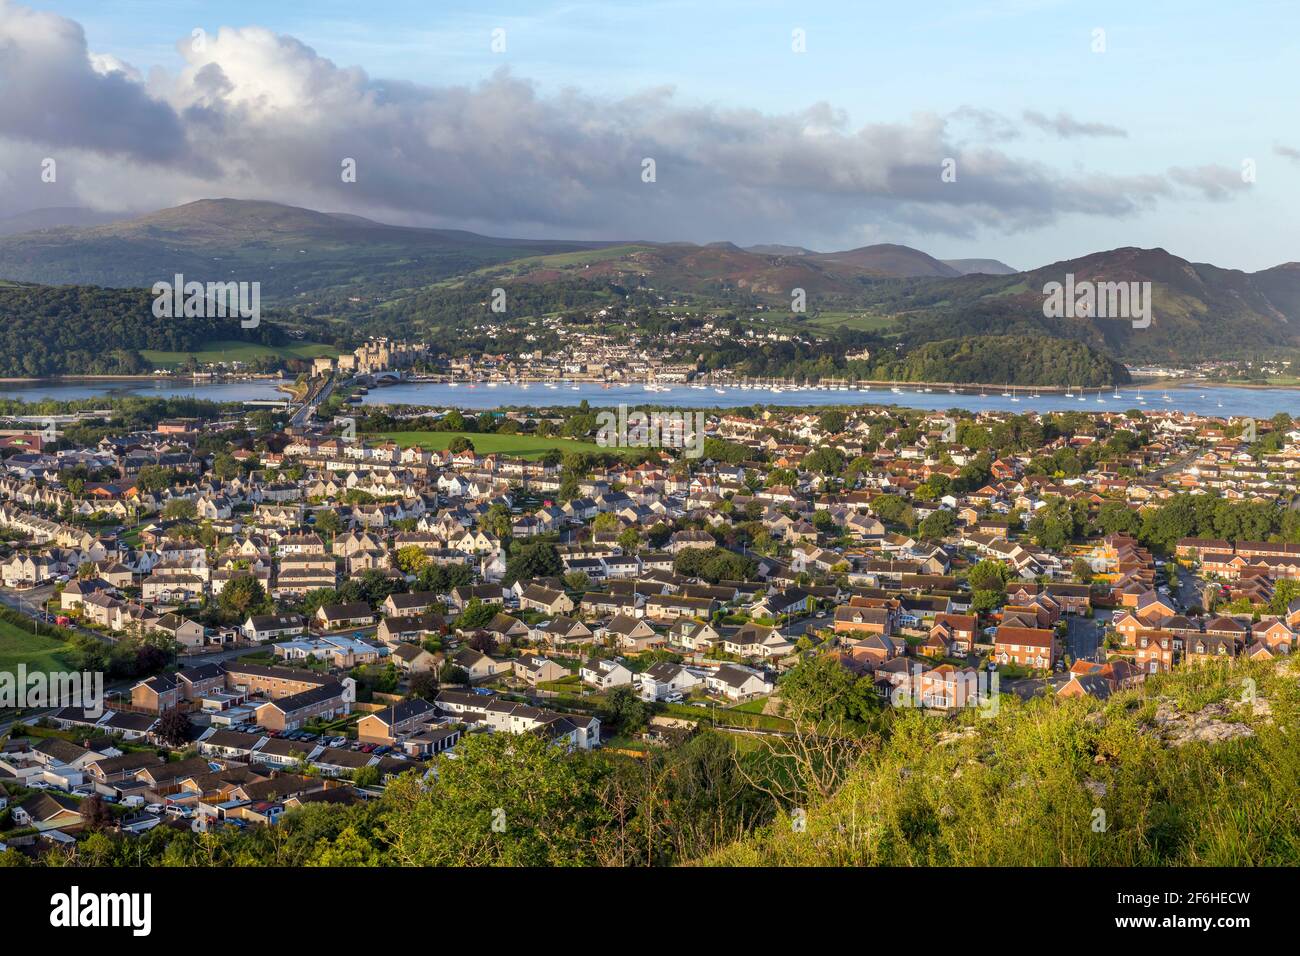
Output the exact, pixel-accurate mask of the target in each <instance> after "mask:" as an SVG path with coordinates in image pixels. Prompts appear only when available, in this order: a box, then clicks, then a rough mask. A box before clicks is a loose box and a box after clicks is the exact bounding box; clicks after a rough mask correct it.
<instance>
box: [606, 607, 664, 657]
mask: <svg viewBox="0 0 1300 956" xmlns="http://www.w3.org/2000/svg"><path fill="white" fill-rule="evenodd" d="M597 633H598V634H599V635H600V636H601V637H603V638H607V639H608V638H613V639H614V642H615V643H616V644H617V645H618V647H619V648H620V649H622V650H625V651H644V650H648V649H650V648H651V647H655V646H658V645H662V644H663V642H664V639H663V637H662V636H661V635H660V634H659V632H658V631H656V630H655V629H654V628H653V627H651V626H650V625H649V624H647V623H646V622H645V621H644V620H642V619H641V618H635V617H629V616H628V615H626V614H620V615H618V616H617V617H615V618H613V619H612V620H610V622H609V623H608V624H606V625H605V626H604V627H601V628H598V629H597Z"/></svg>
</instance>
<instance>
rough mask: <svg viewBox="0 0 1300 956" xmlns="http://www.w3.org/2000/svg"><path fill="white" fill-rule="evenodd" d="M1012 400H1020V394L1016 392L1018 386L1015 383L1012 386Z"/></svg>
mask: <svg viewBox="0 0 1300 956" xmlns="http://www.w3.org/2000/svg"><path fill="white" fill-rule="evenodd" d="M1011 400H1012V401H1013V402H1018V401H1020V396H1019V395H1017V394H1016V387H1015V386H1014V385H1012V386H1011Z"/></svg>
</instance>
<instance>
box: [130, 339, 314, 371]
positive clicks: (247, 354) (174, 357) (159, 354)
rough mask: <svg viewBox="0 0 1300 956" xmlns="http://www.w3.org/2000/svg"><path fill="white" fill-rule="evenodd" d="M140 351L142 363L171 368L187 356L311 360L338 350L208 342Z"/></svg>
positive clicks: (223, 359) (214, 359)
mask: <svg viewBox="0 0 1300 956" xmlns="http://www.w3.org/2000/svg"><path fill="white" fill-rule="evenodd" d="M140 354H141V355H142V356H144V359H145V361H146V362H150V363H152V364H153V365H155V366H157V367H158V368H175V367H176V366H178V365H181V364H183V363H184V362H185V361H186V360H188V359H189V357H190V356H191V355H193V356H194V357H195V359H197V360H198V361H199V363H200V364H203V363H205V362H251V361H252V360H253V359H258V358H265V357H267V356H274V357H276V358H300V359H312V358H319V357H320V356H322V355H329V356H335V355H338V354H339V350H338V348H337V347H336V346H333V345H324V344H322V343H320V342H296V343H294V344H293V345H260V344H258V343H256V342H238V341H228V342H209V343H208V344H207V345H205V346H204V347H203V348H201V349H199V350H197V351H193V352H163V351H159V350H158V349H141V350H140Z"/></svg>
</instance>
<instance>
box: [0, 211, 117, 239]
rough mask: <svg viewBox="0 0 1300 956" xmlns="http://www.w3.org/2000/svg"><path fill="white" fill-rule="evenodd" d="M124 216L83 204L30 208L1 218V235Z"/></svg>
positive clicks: (105, 220) (81, 224)
mask: <svg viewBox="0 0 1300 956" xmlns="http://www.w3.org/2000/svg"><path fill="white" fill-rule="evenodd" d="M122 218H124V217H122V216H118V215H115V214H113V213H107V212H97V211H95V210H94V209H85V208H83V207H81V206H51V207H49V208H45V209H29V210H27V211H26V212H20V213H15V214H14V215H12V216H5V217H4V218H0V236H15V235H18V234H19V233H24V232H32V231H35V230H38V229H59V228H62V227H66V226H73V227H79V226H98V225H102V224H103V223H106V222H113V221H114V220H117V219H122Z"/></svg>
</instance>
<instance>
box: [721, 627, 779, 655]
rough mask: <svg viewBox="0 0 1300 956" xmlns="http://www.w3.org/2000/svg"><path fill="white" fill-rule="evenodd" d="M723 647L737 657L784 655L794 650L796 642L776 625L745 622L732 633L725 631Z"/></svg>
mask: <svg viewBox="0 0 1300 956" xmlns="http://www.w3.org/2000/svg"><path fill="white" fill-rule="evenodd" d="M722 649H723V650H724V651H726V652H727V653H728V654H735V655H736V656H737V657H753V658H763V659H767V658H773V657H784V656H785V655H786V654H789V653H791V652H792V651H793V650H794V644H793V643H792V642H791V641H790V640H789V639H788V638H785V637H782V636H781V632H780V631H779V630H777V629H776V628H774V627H765V626H763V625H762V624H753V623H750V624H745V625H743V626H742V627H739V628H737V629H736V630H735V631H732V632H731V633H727V632H725V631H724V632H723V635H722Z"/></svg>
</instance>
